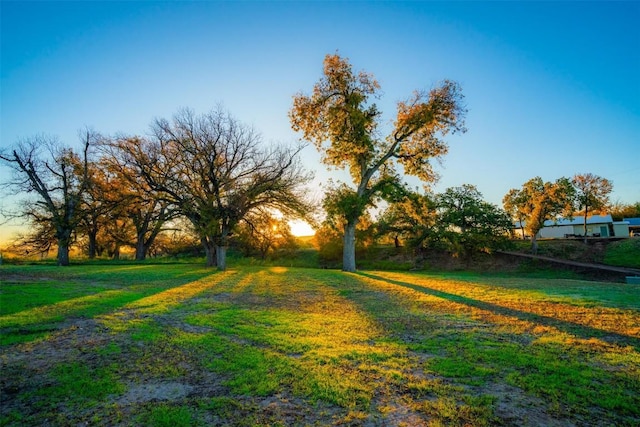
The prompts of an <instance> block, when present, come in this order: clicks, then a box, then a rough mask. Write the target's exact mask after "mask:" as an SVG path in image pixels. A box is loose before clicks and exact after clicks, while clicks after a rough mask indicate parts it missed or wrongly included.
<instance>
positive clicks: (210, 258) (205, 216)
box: [116, 109, 311, 270]
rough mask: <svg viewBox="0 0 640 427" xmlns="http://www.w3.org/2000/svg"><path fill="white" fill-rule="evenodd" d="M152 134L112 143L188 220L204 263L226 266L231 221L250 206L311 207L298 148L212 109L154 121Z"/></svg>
mask: <svg viewBox="0 0 640 427" xmlns="http://www.w3.org/2000/svg"><path fill="white" fill-rule="evenodd" d="M152 132H153V137H152V138H150V139H142V138H124V139H120V140H118V141H117V142H116V145H117V148H118V149H119V150H121V152H122V153H126V154H125V157H126V158H127V161H128V165H130V166H131V167H133V168H134V170H135V171H136V174H138V175H139V176H140V177H141V178H142V179H143V180H145V182H146V184H147V185H148V186H149V187H150V189H151V190H153V191H154V192H155V193H156V194H157V195H158V197H159V198H160V199H161V200H164V201H166V202H167V203H170V204H172V205H175V206H176V207H177V209H178V210H179V212H180V214H181V215H184V216H185V217H186V218H187V219H189V221H190V222H191V223H192V224H193V227H194V229H195V231H196V233H197V234H198V235H199V237H200V240H201V243H202V245H203V247H204V249H205V253H206V256H207V265H208V266H217V267H218V269H220V270H224V269H226V248H227V246H228V243H229V241H228V239H229V236H230V235H231V233H232V231H233V229H234V228H235V226H236V225H237V224H238V223H239V222H240V221H243V220H244V219H245V217H246V216H247V215H248V214H249V213H251V212H254V211H255V210H256V209H271V210H274V211H280V212H281V213H283V214H284V215H285V216H296V217H300V218H304V217H305V215H306V214H307V213H308V211H309V209H310V206H309V204H308V203H306V201H305V197H304V192H303V188H302V186H303V185H304V184H306V183H307V182H308V181H309V180H310V178H311V176H310V175H309V174H307V173H306V172H305V171H304V170H303V169H302V167H301V164H300V162H299V160H298V154H299V152H300V150H301V149H302V147H295V148H289V147H284V146H273V147H270V148H265V147H263V146H262V144H261V138H260V136H259V135H258V134H257V133H256V132H255V131H254V130H253V129H251V128H249V127H246V126H244V125H242V124H241V123H240V122H238V121H237V120H235V119H234V118H232V117H231V116H230V115H229V114H227V113H225V112H223V111H222V110H220V109H218V110H217V111H212V112H210V113H208V114H205V115H202V116H196V115H195V114H194V113H193V112H192V111H190V110H183V111H181V112H179V113H178V114H176V115H175V116H174V117H173V120H172V121H169V120H166V119H158V120H156V121H155V123H154V124H153V126H152Z"/></svg>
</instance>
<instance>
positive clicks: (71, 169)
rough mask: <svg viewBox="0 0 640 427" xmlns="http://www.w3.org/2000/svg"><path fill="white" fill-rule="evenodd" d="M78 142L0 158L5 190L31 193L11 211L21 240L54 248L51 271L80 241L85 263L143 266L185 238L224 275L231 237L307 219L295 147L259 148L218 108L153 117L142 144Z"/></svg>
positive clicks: (38, 145)
mask: <svg viewBox="0 0 640 427" xmlns="http://www.w3.org/2000/svg"><path fill="white" fill-rule="evenodd" d="M81 137H82V146H83V149H82V150H81V151H80V152H78V151H76V150H73V149H72V148H70V147H69V146H64V145H62V144H59V143H58V142H57V141H56V140H54V139H51V138H45V137H35V138H32V139H28V140H25V141H22V142H20V143H18V144H17V145H16V146H15V147H13V148H11V149H7V150H4V151H2V152H1V153H0V158H1V159H2V160H3V161H4V162H5V163H6V164H8V165H9V166H10V167H11V168H12V169H13V171H14V176H13V178H12V179H11V180H10V181H9V182H7V183H5V187H7V188H10V189H12V190H13V191H17V192H22V193H31V194H33V195H34V196H35V197H33V198H30V199H27V200H25V201H24V202H23V204H22V205H21V209H20V211H19V212H15V213H14V215H17V216H20V217H22V218H26V219H27V220H28V222H29V224H30V232H29V233H28V236H26V238H24V239H22V243H23V244H24V245H26V246H25V247H27V246H28V247H30V248H31V249H32V250H36V251H45V250H48V249H49V248H50V247H51V246H53V245H55V246H56V247H57V251H58V254H57V259H58V263H59V264H60V265H68V264H69V248H70V247H71V246H72V245H73V244H77V243H79V242H82V243H83V245H84V246H85V249H86V251H87V255H88V256H89V257H90V258H93V257H95V256H98V255H100V254H102V253H104V252H105V251H108V252H110V253H112V254H113V255H116V256H117V254H118V251H119V248H120V247H122V246H124V245H127V246H131V247H134V248H135V257H136V259H137V260H142V259H144V258H145V257H146V256H147V254H148V253H149V251H150V250H151V249H152V248H154V245H155V247H156V250H157V248H158V246H159V245H158V244H157V243H159V242H158V237H159V236H160V235H161V233H164V235H165V239H163V242H162V243H163V244H164V245H167V244H170V242H167V238H166V236H167V235H172V236H174V237H173V238H174V240H177V241H176V242H175V243H176V244H178V245H180V244H182V245H184V244H185V240H188V236H194V237H195V239H197V241H198V242H199V243H200V245H201V247H202V249H203V251H204V253H205V255H206V259H207V265H208V266H217V267H218V268H219V269H222V270H224V269H225V268H226V249H227V247H228V246H229V239H230V238H231V237H232V235H234V233H237V234H244V235H247V234H248V235H252V234H253V235H255V236H258V237H256V240H259V236H260V235H261V233H262V235H263V234H264V233H263V229H264V227H265V226H268V227H271V229H272V230H273V229H274V227H276V228H277V227H278V220H277V216H276V215H281V216H284V217H286V218H290V219H291V218H300V219H310V214H311V213H312V212H313V206H312V204H311V203H310V201H309V200H308V198H307V197H306V192H305V184H307V183H308V182H309V180H310V179H311V178H312V176H311V174H310V173H308V172H307V171H305V170H304V169H303V167H302V166H301V163H300V160H299V152H300V150H301V147H302V146H295V147H288V146H283V145H273V146H266V145H265V144H263V143H262V141H261V137H260V134H259V133H257V132H256V131H255V130H254V129H252V128H250V127H247V126H245V125H243V124H242V123H240V122H239V121H238V120H236V119H235V118H233V117H232V116H231V115H229V114H228V113H226V112H224V111H222V110H221V109H218V110H214V111H212V112H210V113H207V114H204V115H196V114H194V113H193V112H192V111H190V110H183V111H180V112H179V113H178V114H176V115H175V116H174V117H173V118H172V120H166V119H158V120H156V121H155V122H154V123H153V124H152V126H151V133H150V136H148V137H140V136H134V137H131V136H123V137H115V138H107V137H104V136H101V135H99V134H98V133H96V132H92V131H84V132H82V135H81ZM185 224H186V225H185ZM280 228H281V229H282V225H281V224H280ZM178 229H179V230H180V233H176V231H177V230H178ZM170 231H174V233H173V234H170V233H168V232H170ZM285 231H286V230H285ZM280 234H282V235H283V236H284V238H285V239H286V238H287V237H286V232H282V233H280ZM265 244H266V243H265ZM265 244H263V247H262V249H261V250H262V251H263V253H264V251H265V250H264V245H265ZM188 245H189V244H188V243H187V246H188ZM257 247H260V245H259V244H257Z"/></svg>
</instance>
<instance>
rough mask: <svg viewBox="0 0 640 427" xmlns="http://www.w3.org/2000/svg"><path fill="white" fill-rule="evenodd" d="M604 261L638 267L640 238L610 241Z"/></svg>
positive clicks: (639, 261)
mask: <svg viewBox="0 0 640 427" xmlns="http://www.w3.org/2000/svg"><path fill="white" fill-rule="evenodd" d="M604 262H605V263H606V264H610V265H618V266H622V267H635V268H640V238H637V237H635V238H632V239H625V240H621V241H619V242H615V243H612V244H611V245H609V247H608V248H607V252H606V253H605V256H604Z"/></svg>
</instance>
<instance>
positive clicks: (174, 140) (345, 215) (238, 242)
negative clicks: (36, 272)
mask: <svg viewBox="0 0 640 427" xmlns="http://www.w3.org/2000/svg"><path fill="white" fill-rule="evenodd" d="M379 91H380V85H379V84H378V82H377V81H376V80H375V78H374V77H373V76H372V75H371V74H368V73H366V72H357V73H356V72H354V71H353V69H352V67H351V64H350V63H349V61H348V60H347V59H346V58H342V57H340V56H339V55H327V56H326V57H325V60H324V68H323V74H322V77H321V79H320V80H319V81H318V82H317V83H316V85H314V87H313V91H312V93H311V94H310V95H306V94H303V93H299V94H297V95H296V96H295V97H294V101H293V106H292V108H291V110H290V112H289V118H290V121H291V125H292V128H293V129H294V130H296V131H299V132H301V133H302V138H303V140H306V141H310V142H312V143H313V144H314V145H315V146H316V148H317V149H318V150H319V151H320V153H321V154H322V161H323V162H324V163H325V164H326V165H327V166H328V167H333V168H341V169H346V170H347V171H348V172H349V174H350V176H351V181H352V182H351V184H347V183H333V182H332V181H330V182H329V183H328V186H327V188H326V189H325V196H324V199H323V202H322V208H323V210H324V220H323V221H322V223H320V224H318V229H317V233H316V243H317V245H318V246H319V248H320V252H321V254H323V256H326V257H333V258H335V257H337V256H338V254H339V253H341V258H342V268H343V270H345V271H355V269H356V249H357V248H359V247H362V246H366V245H372V244H374V243H376V242H380V241H388V242H393V244H394V245H396V246H401V245H404V246H409V247H411V248H414V249H416V250H423V249H426V248H432V249H437V250H443V251H447V252H450V253H452V254H455V255H458V256H463V257H470V256H472V255H473V254H474V253H477V252H491V251H493V250H496V249H501V248H504V247H506V245H508V242H509V238H510V237H513V234H512V233H513V231H514V224H518V226H519V227H521V228H522V229H521V233H522V236H523V237H524V236H525V233H526V234H528V235H529V236H531V240H532V250H533V251H534V252H535V251H536V248H537V241H536V235H537V233H538V232H539V231H540V229H541V228H542V227H543V226H544V222H545V221H546V220H553V219H557V218H559V217H571V216H574V215H584V217H585V233H584V235H585V236H586V217H587V216H588V215H590V214H592V213H595V212H598V211H602V210H604V209H607V208H610V206H609V194H610V193H611V190H612V188H613V186H612V183H611V182H610V181H609V180H607V179H605V178H601V177H598V176H595V175H593V174H581V175H576V176H574V177H573V178H572V179H569V178H564V177H563V178H560V179H558V180H556V181H555V182H544V181H543V180H542V179H541V178H540V177H536V178H532V179H531V180H529V181H527V182H526V183H524V184H523V185H522V187H521V188H516V189H512V190H510V191H509V192H508V193H507V194H506V195H505V197H504V199H503V207H504V209H503V208H499V207H498V206H495V205H492V204H490V203H487V202H485V201H484V200H483V199H482V194H481V193H480V192H479V191H478V189H477V188H476V187H475V186H473V185H471V184H465V185H462V186H460V187H452V188H448V189H446V190H445V191H444V192H443V193H441V194H433V193H432V192H431V191H430V190H429V188H430V184H432V183H433V182H435V181H436V180H437V178H438V176H437V174H436V173H435V172H434V170H433V167H432V161H434V160H435V161H439V160H440V159H441V158H442V156H444V155H445V154H446V153H447V151H448V146H447V143H446V141H445V139H444V138H445V136H446V135H447V134H449V133H455V132H464V131H465V123H464V120H465V115H466V108H465V106H464V104H463V100H464V97H463V95H462V93H461V89H460V87H459V85H458V84H457V83H455V82H452V81H448V80H445V81H444V82H442V83H440V84H439V85H436V86H435V87H434V88H432V89H431V90H429V91H416V92H414V94H413V95H412V96H410V97H409V98H407V99H406V100H404V101H401V102H398V104H397V114H396V119H395V121H394V122H393V125H392V127H391V130H390V132H387V133H386V134H383V133H382V132H381V131H380V128H381V120H382V119H381V112H380V111H379V110H378V108H377V106H376V104H375V103H374V102H372V101H373V100H375V99H377V98H378V97H379ZM80 139H81V142H82V145H81V149H80V150H74V149H72V148H70V147H69V146H67V145H64V144H61V143H59V142H58V141H57V140H55V139H53V138H48V137H44V136H36V137H33V138H30V139H26V140H23V141H19V142H18V143H17V144H15V146H13V147H11V148H5V149H2V150H0V160H1V161H2V162H3V163H4V164H5V165H8V166H9V167H10V168H11V169H12V170H13V176H12V178H11V179H9V180H8V181H7V182H4V183H2V186H3V187H4V189H5V190H9V191H11V192H14V193H20V194H26V195H33V197H27V198H26V199H24V200H23V202H22V205H21V206H20V208H19V209H18V211H16V212H12V213H9V214H8V213H6V212H5V216H9V217H11V216H15V217H21V218H26V219H27V221H28V223H29V225H30V229H29V232H28V233H26V234H25V235H24V236H21V237H20V238H19V239H18V240H17V241H16V244H17V245H19V246H21V247H22V248H23V249H24V250H25V251H26V250H29V251H32V252H43V253H44V252H48V251H49V250H50V249H51V248H53V247H56V248H57V251H58V252H57V259H58V263H59V264H60V265H68V264H69V249H70V248H71V247H72V246H73V245H76V246H81V247H82V248H83V249H84V251H85V252H86V254H87V256H88V257H89V258H95V257H97V256H105V255H108V256H111V257H113V258H117V257H118V256H119V254H120V250H121V248H122V247H124V246H128V247H131V248H133V249H134V250H135V259H136V260H144V259H145V258H146V257H147V256H148V255H149V254H150V253H154V254H155V253H170V252H173V253H175V252H176V251H180V250H191V251H193V250H195V247H196V246H199V247H200V248H201V249H200V250H201V252H202V253H203V254H204V255H205V257H206V264H207V265H208V266H217V267H218V268H219V269H221V270H224V269H225V268H226V254H227V248H228V247H229V246H230V245H235V246H237V247H238V248H239V249H240V250H241V251H242V253H244V254H245V255H250V256H258V257H260V258H266V257H267V255H268V254H269V253H272V252H273V251H274V250H276V249H277V248H280V249H282V250H293V248H295V245H296V243H295V239H294V238H293V236H292V235H291V231H290V229H289V226H288V221H289V220H291V219H304V220H308V221H310V222H314V221H313V218H315V217H316V213H317V209H316V207H315V206H314V204H313V203H312V201H311V200H309V198H308V197H307V196H306V195H307V194H308V192H307V191H306V185H307V184H308V183H309V182H310V180H311V178H312V175H311V173H310V172H308V171H306V170H305V169H304V168H303V167H302V164H301V161H300V151H301V149H302V148H303V146H304V145H302V144H301V145H297V146H284V145H270V146H267V145H265V144H263V142H262V139H261V136H260V134H259V133H258V132H257V131H255V130H254V129H252V128H251V127H248V126H246V125H244V124H242V123H241V122H239V121H238V120H237V119H235V118H234V117H232V116H231V115H230V114H229V113H228V112H226V111H224V110H223V109H221V108H217V109H214V110H212V111H211V112H209V113H206V114H202V115H196V114H195V113H194V112H193V111H191V110H188V109H185V110H181V111H179V112H178V113H177V114H175V115H174V116H173V117H172V118H171V119H170V120H169V119H157V120H155V121H154V122H153V123H152V124H151V126H150V132H149V135H147V136H131V135H120V136H112V137H106V136H103V135H100V134H99V133H97V132H95V131H92V130H88V129H85V130H83V131H82V132H81V133H80ZM397 168H402V169H403V171H404V175H413V176H416V177H418V178H419V179H421V180H422V182H423V183H424V189H423V191H422V192H419V191H418V190H410V189H409V188H408V187H407V185H406V183H404V182H403V179H402V174H401V173H399V172H398V171H397ZM381 202H384V204H385V206H386V208H385V209H384V210H382V211H381V212H380V213H379V215H378V216H377V217H376V218H372V208H375V207H377V206H379V204H380V203H381ZM614 208H615V209H614V211H615V212H618V213H619V214H620V215H625V216H638V214H639V211H640V206H639V205H638V204H636V205H630V206H620V205H618V206H617V207H614ZM623 212H624V214H623Z"/></svg>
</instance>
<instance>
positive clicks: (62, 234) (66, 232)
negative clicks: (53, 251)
mask: <svg viewBox="0 0 640 427" xmlns="http://www.w3.org/2000/svg"><path fill="white" fill-rule="evenodd" d="M56 237H57V238H58V265H61V266H67V265H69V244H70V242H71V230H70V229H68V228H64V227H59V228H57V231H56Z"/></svg>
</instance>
